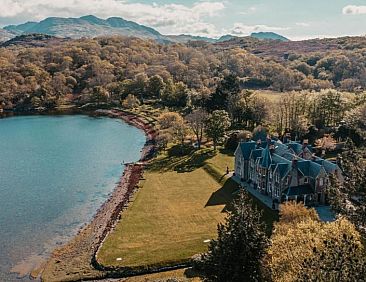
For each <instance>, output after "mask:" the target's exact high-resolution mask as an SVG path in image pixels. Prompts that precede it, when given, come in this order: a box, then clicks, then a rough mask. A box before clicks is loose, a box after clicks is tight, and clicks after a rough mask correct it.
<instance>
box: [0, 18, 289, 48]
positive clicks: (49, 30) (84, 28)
mask: <svg viewBox="0 0 366 282" xmlns="http://www.w3.org/2000/svg"><path fill="white" fill-rule="evenodd" d="M24 34H45V35H51V36H56V37H61V38H73V39H78V38H82V37H89V38H90V37H91V38H93V37H99V36H113V35H122V36H132V37H138V38H142V39H153V40H156V41H158V42H159V43H187V42H189V41H204V42H208V43H217V42H222V41H226V40H231V39H233V38H238V37H236V36H232V35H223V36H222V37H220V38H218V39H215V38H210V37H204V36H194V35H189V34H180V35H163V34H161V33H160V32H159V31H157V30H155V29H154V28H152V27H149V26H145V25H141V24H138V23H136V22H133V21H129V20H126V19H123V18H121V17H109V18H107V19H101V18H98V17H96V16H94V15H86V16H82V17H79V18H63V17H48V18H45V19H43V20H41V21H39V22H32V21H29V22H26V23H22V24H19V25H8V26H5V27H4V28H3V29H0V41H6V40H9V39H11V38H14V37H15V36H19V35H24ZM272 35H273V36H274V37H276V39H278V38H281V37H282V38H285V37H283V36H281V35H279V34H275V33H272ZM267 37H268V38H266V39H271V38H270V36H267ZM287 40H288V39H287Z"/></svg>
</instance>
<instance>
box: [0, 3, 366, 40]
mask: <svg viewBox="0 0 366 282" xmlns="http://www.w3.org/2000/svg"><path fill="white" fill-rule="evenodd" d="M0 7H1V8H0V26H4V25H7V24H16V23H22V22H25V21H29V20H36V21H38V20H41V19H43V18H45V17H49V16H61V17H78V16H82V15H86V14H94V15H96V16H99V17H102V18H107V17H110V16H120V17H123V18H126V19H129V20H133V21H136V22H139V23H141V24H145V25H148V26H151V27H154V28H155V29H157V30H158V31H160V32H161V33H164V34H181V33H186V34H193V35H202V36H210V37H218V36H221V35H223V34H234V35H238V36H245V35H248V34H250V33H251V32H253V31H273V32H277V33H280V34H282V35H285V36H287V37H289V38H290V39H294V40H297V39H307V38H316V37H321V38H322V37H335V36H343V35H365V34H366V0H363V1H361V0H307V1H301V0H223V1H219V0H186V1H182V0H155V1H148V0H127V1H124V0H0Z"/></svg>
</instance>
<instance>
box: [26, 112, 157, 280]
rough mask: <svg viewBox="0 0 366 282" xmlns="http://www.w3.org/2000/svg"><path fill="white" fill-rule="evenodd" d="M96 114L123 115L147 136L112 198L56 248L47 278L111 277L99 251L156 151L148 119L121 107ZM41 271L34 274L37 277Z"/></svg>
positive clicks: (44, 276) (49, 263)
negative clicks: (100, 261) (98, 261)
mask: <svg viewBox="0 0 366 282" xmlns="http://www.w3.org/2000/svg"><path fill="white" fill-rule="evenodd" d="M93 115H96V116H109V117H113V118H120V119H122V120H124V121H125V122H126V123H128V124H131V125H133V126H136V127H137V128H140V129H142V130H143V131H144V132H145V134H146V137H147V141H146V144H145V146H144V148H143V149H142V154H141V158H140V161H139V162H137V163H131V164H126V167H125V170H124V173H123V175H122V177H121V179H120V181H119V183H118V184H117V186H116V188H115V189H114V191H113V193H112V195H111V196H110V198H109V199H108V200H107V201H106V202H105V203H104V204H103V205H102V206H101V207H100V208H99V210H98V211H97V213H96V215H95V216H94V218H93V220H92V221H91V222H90V223H89V224H88V225H87V226H86V227H84V228H83V229H81V230H80V231H79V233H78V234H77V235H76V236H75V237H74V238H73V239H72V240H71V241H70V242H69V243H67V244H66V245H65V246H62V247H61V248H59V249H57V250H55V251H54V252H53V254H52V256H51V258H50V259H49V260H48V262H47V263H46V264H45V267H44V269H43V271H42V275H41V279H42V280H43V281H76V280H91V279H101V278H105V277H107V273H106V272H105V271H101V270H98V269H96V268H95V267H94V265H95V263H93V262H95V261H94V260H95V254H96V252H97V250H98V248H99V247H100V245H101V244H102V242H103V240H104V238H105V237H106V236H107V234H108V233H109V232H110V231H111V230H112V228H113V226H114V225H115V224H116V222H117V221H118V219H119V218H120V214H121V212H122V211H123V210H124V209H125V208H126V207H127V206H128V203H129V201H130V197H131V195H133V193H134V191H135V190H136V188H137V185H138V183H139V181H140V179H141V178H142V175H143V169H144V166H145V162H146V161H148V160H149V159H150V158H151V157H152V156H153V155H154V151H155V146H154V140H155V136H156V132H155V130H154V128H153V127H152V126H151V125H150V124H148V123H147V122H146V121H144V119H142V118H140V117H138V116H136V115H133V114H130V113H127V112H123V111H119V110H98V111H96V112H95V113H94V114H93ZM37 275H38V273H37V272H35V273H33V276H37Z"/></svg>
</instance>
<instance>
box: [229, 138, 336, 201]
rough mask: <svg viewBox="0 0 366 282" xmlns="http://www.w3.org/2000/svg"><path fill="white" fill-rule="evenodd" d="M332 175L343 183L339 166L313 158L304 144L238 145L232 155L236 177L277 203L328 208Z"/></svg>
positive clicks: (278, 142)
mask: <svg viewBox="0 0 366 282" xmlns="http://www.w3.org/2000/svg"><path fill="white" fill-rule="evenodd" d="M332 174H333V175H335V176H336V177H337V178H339V179H340V180H341V179H342V173H341V170H340V168H339V166H338V165H337V164H335V163H333V162H330V161H328V160H324V159H322V158H319V157H316V156H315V155H314V154H313V152H312V147H311V146H309V145H308V143H307V142H306V141H304V143H303V144H301V143H298V142H292V141H290V142H288V143H282V142H281V141H278V140H270V139H268V140H267V141H264V142H263V141H261V140H259V141H257V142H254V141H248V142H240V143H239V145H238V147H237V149H236V151H235V176H237V177H238V178H240V179H241V181H243V182H247V183H248V184H249V185H251V186H252V187H253V188H255V189H258V190H259V191H260V192H261V193H262V194H265V195H267V196H268V197H270V198H272V200H273V201H275V202H278V203H281V202H284V201H288V200H295V201H302V202H303V203H304V204H306V205H318V204H320V205H323V204H327V200H328V198H327V191H326V187H327V184H328V183H329V177H330V175H332Z"/></svg>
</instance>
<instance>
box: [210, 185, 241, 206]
mask: <svg viewBox="0 0 366 282" xmlns="http://www.w3.org/2000/svg"><path fill="white" fill-rule="evenodd" d="M238 189H239V186H238V184H237V183H236V182H235V181H233V180H232V179H227V180H226V181H225V183H224V185H223V186H222V187H221V188H220V189H219V190H217V191H215V192H213V193H212V194H211V197H210V198H209V199H208V201H207V203H206V205H205V207H210V206H220V205H225V208H224V209H223V212H225V211H227V210H228V208H229V207H230V206H231V203H232V201H233V199H234V197H235V192H236V191H238Z"/></svg>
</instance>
